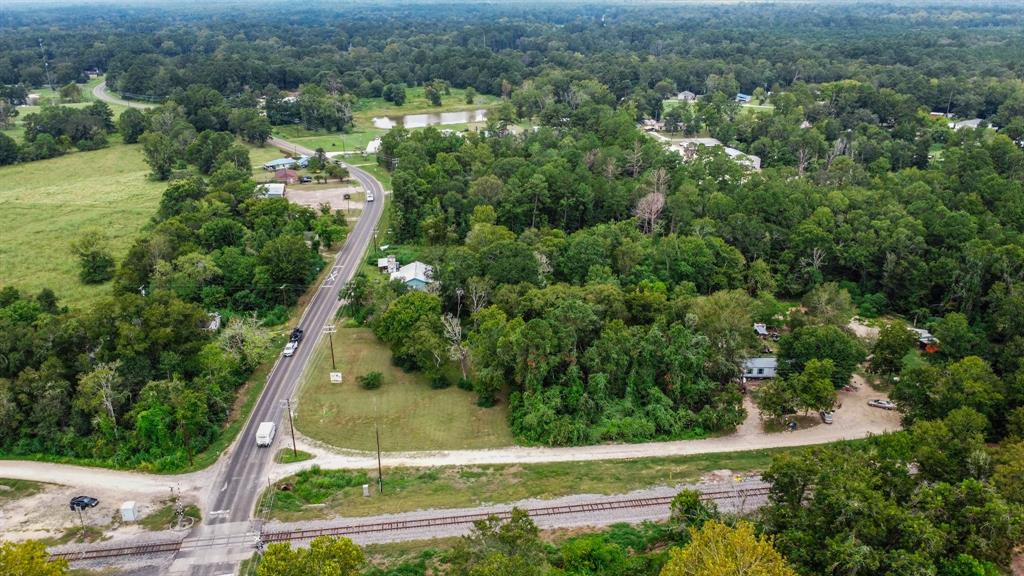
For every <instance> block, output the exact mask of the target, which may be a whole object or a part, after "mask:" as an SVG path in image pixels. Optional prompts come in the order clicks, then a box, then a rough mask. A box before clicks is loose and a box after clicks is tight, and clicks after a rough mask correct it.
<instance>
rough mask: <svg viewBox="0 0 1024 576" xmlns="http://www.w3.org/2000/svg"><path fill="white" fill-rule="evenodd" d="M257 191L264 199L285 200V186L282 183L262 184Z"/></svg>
mask: <svg viewBox="0 0 1024 576" xmlns="http://www.w3.org/2000/svg"><path fill="white" fill-rule="evenodd" d="M256 190H257V192H258V193H259V195H260V196H262V197H264V198H284V190H285V185H284V184H282V183H280V182H271V183H269V184H260V185H259V186H257V187H256Z"/></svg>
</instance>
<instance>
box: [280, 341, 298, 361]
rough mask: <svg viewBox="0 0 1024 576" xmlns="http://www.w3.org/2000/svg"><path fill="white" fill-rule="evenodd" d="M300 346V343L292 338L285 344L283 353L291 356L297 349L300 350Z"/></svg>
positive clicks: (287, 356)
mask: <svg viewBox="0 0 1024 576" xmlns="http://www.w3.org/2000/svg"><path fill="white" fill-rule="evenodd" d="M298 348H299V343H298V342H296V341H294V340H290V341H289V342H288V343H287V344H285V345H284V352H282V354H283V355H284V356H285V357H286V358H290V357H291V356H293V355H294V354H295V351H296V350H298Z"/></svg>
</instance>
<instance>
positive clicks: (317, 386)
mask: <svg viewBox="0 0 1024 576" xmlns="http://www.w3.org/2000/svg"><path fill="white" fill-rule="evenodd" d="M314 337H315V335H314V334H309V335H308V336H307V341H306V343H305V345H307V346H310V345H313V344H312V343H313V338H314ZM327 342H328V340H327V338H324V339H323V342H322V343H320V344H319V345H318V346H317V350H315V352H314V357H313V359H312V361H311V363H310V368H308V369H307V371H306V373H305V374H304V375H303V380H302V389H301V392H300V397H299V405H298V417H297V420H296V426H297V427H298V428H299V430H300V431H301V432H302V433H303V434H305V435H307V436H309V437H310V438H313V439H316V440H320V441H322V442H326V443H328V444H331V445H333V446H337V447H339V448H351V449H356V450H374V449H376V441H375V438H374V424H375V423H376V424H378V425H379V427H380V437H381V449H382V450H385V451H402V450H444V449H460V448H492V447H496V446H510V445H512V444H513V440H512V434H511V432H510V431H509V428H508V424H507V418H506V416H507V412H506V410H505V407H504V405H499V406H496V407H494V408H480V407H478V406H477V405H476V395H475V394H473V393H472V392H467V391H465V390H460V389H459V388H456V387H455V386H452V387H449V388H446V389H443V390H434V389H432V388H431V387H430V385H429V384H428V383H427V381H426V379H425V378H424V377H423V376H422V375H420V374H409V373H406V372H403V371H402V370H401V369H400V368H398V367H396V366H393V365H392V364H391V351H390V350H389V349H388V347H387V346H386V345H384V344H383V343H381V342H380V341H378V340H377V338H376V337H375V336H374V335H373V332H371V331H370V330H369V329H367V328H340V327H339V329H338V332H337V333H336V334H335V335H334V354H335V358H336V360H337V363H338V369H339V370H340V371H341V372H342V373H343V375H344V382H343V383H342V384H332V383H331V382H330V371H331V355H330V348H329V346H328V344H327ZM284 361H286V362H287V360H284ZM373 371H377V372H381V373H382V374H383V385H382V386H381V387H380V388H379V389H377V390H364V389H363V388H362V387H360V386H359V384H358V382H357V377H358V376H359V375H362V374H366V373H368V372H373Z"/></svg>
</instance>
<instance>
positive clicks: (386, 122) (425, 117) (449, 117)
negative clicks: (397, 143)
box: [373, 110, 487, 130]
mask: <svg viewBox="0 0 1024 576" xmlns="http://www.w3.org/2000/svg"><path fill="white" fill-rule="evenodd" d="M486 121H487V110H465V111H462V112H431V113H430V114H406V115H405V116H378V117H375V118H374V119H373V127H374V128H381V129H383V130H390V129H392V128H394V127H395V126H402V127H403V128H426V127H427V126H444V125H447V124H468V123H470V122H486Z"/></svg>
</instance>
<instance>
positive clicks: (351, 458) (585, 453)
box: [272, 376, 900, 479]
mask: <svg viewBox="0 0 1024 576" xmlns="http://www.w3.org/2000/svg"><path fill="white" fill-rule="evenodd" d="M854 384H855V385H856V386H857V387H858V388H857V390H855V391H851V392H845V391H840V392H839V402H840V403H841V404H842V407H841V408H839V409H838V410H836V413H835V423H834V424H832V425H827V424H820V425H817V426H813V427H808V428H803V429H800V430H797V431H795V432H776V433H769V432H766V431H765V430H764V427H763V425H762V423H761V420H760V416H759V414H758V411H757V408H756V407H755V406H754V405H753V403H752V402H751V400H750V398H749V396H748V397H746V398H744V405H745V406H746V408H747V419H746V421H745V422H744V423H743V424H742V425H741V426H740V427H739V428H738V429H737V430H736V432H734V433H733V434H729V435H727V436H719V437H715V438H705V439H702V440H677V441H672V442H648V443H644V444H601V445H597V446H576V447H560V448H543V447H529V448H527V447H522V446H509V447H507V448H493V449H485V450H445V451H432V452H426V451H424V452H385V453H384V454H383V457H382V463H383V464H384V465H385V466H449V465H456V464H516V463H520V464H522V463H537V462H571V461H584V460H614V459H625V458H651V457H659V456H681V455H688V454H706V453H714V452H735V451H740V450H755V449H761V448H778V447H793V446H804V445H811V444H824V443H827V442H835V441H838V440H853V439H857V438H864V437H867V436H870V435H874V434H881V433H883V432H891V431H895V430H899V428H900V415H899V413H898V412H895V411H888V410H881V409H878V408H871V407H869V406H868V405H867V402H868V400H870V399H872V398H885V397H886V395H885V394H883V393H880V392H876V391H874V390H872V389H871V387H870V386H868V385H867V383H866V382H864V380H863V379H862V378H861V377H859V376H854ZM299 444H300V448H301V449H302V450H306V451H307V452H311V453H313V454H316V458H314V459H313V460H309V461H307V462H300V463H296V464H288V465H282V466H277V467H275V468H274V470H273V472H272V475H273V477H274V478H275V479H276V478H282V477H284V476H287V475H289V474H294V473H295V472H298V471H299V470H303V469H306V468H309V467H310V466H312V465H314V464H316V465H318V466H320V467H321V468H359V469H367V468H375V467H376V466H377V458H376V454H374V453H368V452H358V451H355V450H339V449H336V448H331V447H328V446H325V445H322V444H320V443H319V442H316V441H313V440H309V439H307V438H301V437H300V439H299Z"/></svg>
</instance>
